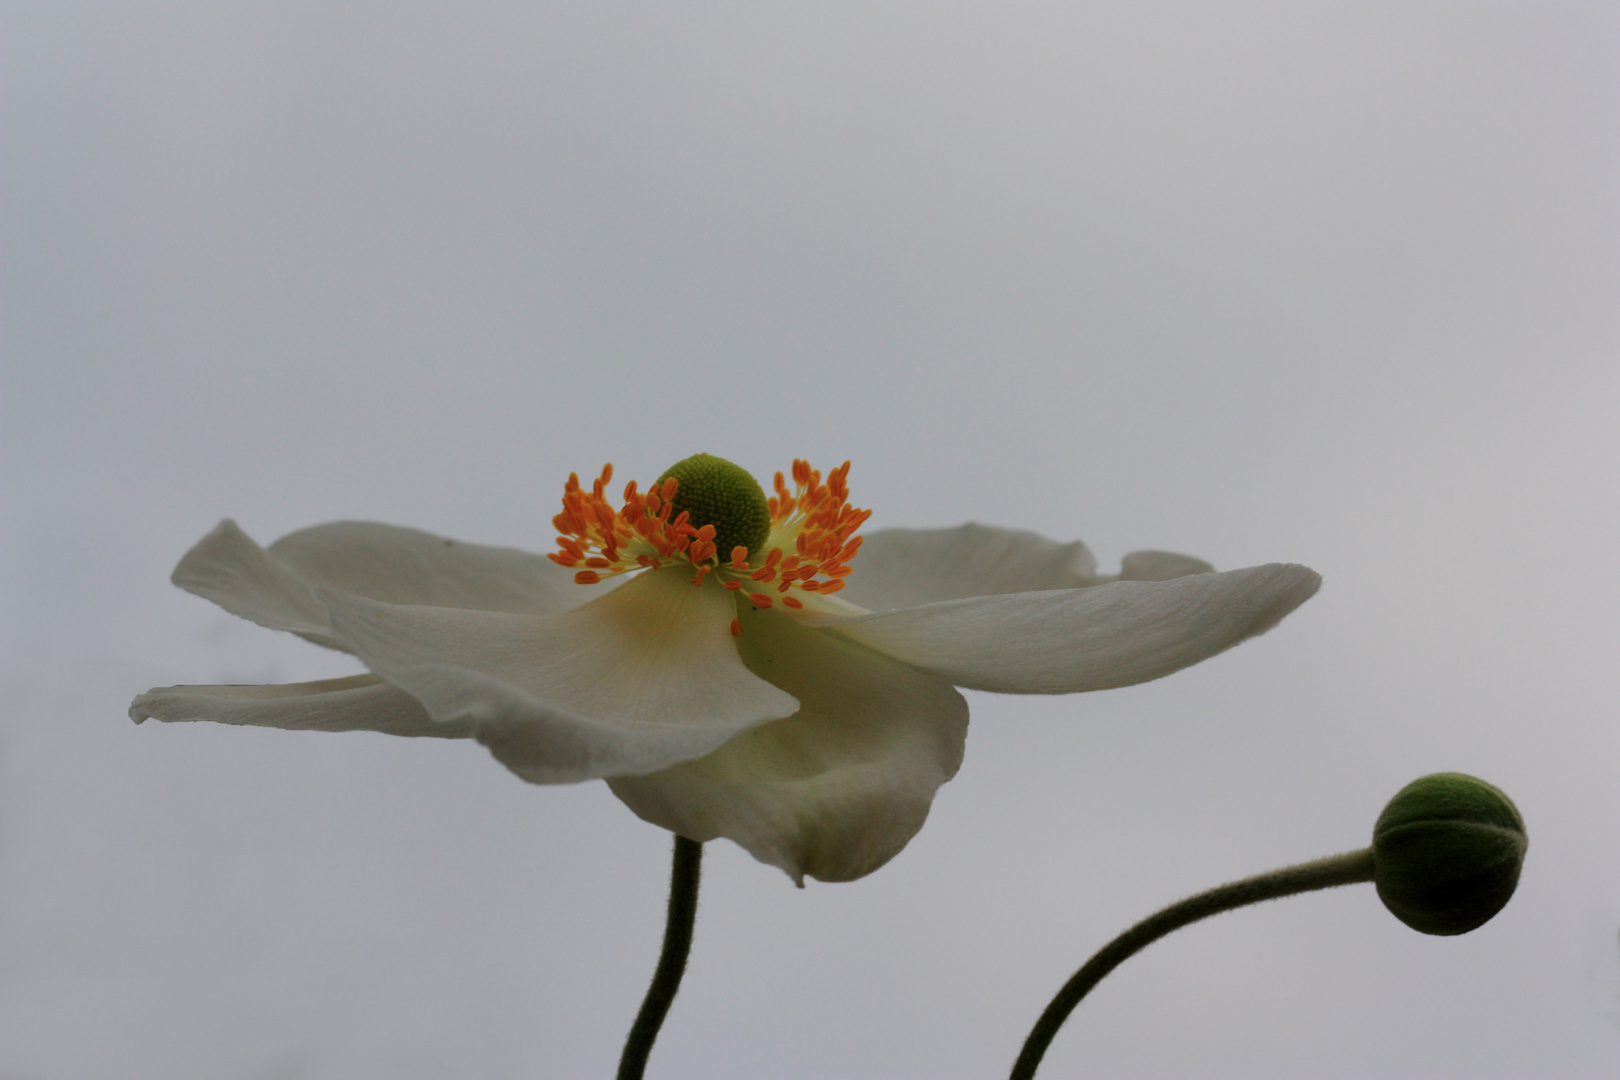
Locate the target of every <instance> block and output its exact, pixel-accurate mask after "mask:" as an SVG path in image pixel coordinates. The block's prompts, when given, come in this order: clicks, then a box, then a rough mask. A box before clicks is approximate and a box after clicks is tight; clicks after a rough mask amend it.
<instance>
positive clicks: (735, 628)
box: [731, 619, 742, 637]
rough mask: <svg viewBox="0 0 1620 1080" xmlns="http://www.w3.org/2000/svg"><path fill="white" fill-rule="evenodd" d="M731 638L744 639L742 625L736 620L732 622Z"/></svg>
mask: <svg viewBox="0 0 1620 1080" xmlns="http://www.w3.org/2000/svg"><path fill="white" fill-rule="evenodd" d="M731 636H732V637H742V623H740V622H738V621H737V620H736V619H732V620H731Z"/></svg>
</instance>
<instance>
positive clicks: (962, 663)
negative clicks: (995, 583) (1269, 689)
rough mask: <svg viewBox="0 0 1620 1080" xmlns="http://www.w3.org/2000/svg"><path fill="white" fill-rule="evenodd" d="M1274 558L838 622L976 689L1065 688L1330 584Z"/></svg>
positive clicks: (1128, 676)
mask: <svg viewBox="0 0 1620 1080" xmlns="http://www.w3.org/2000/svg"><path fill="white" fill-rule="evenodd" d="M1321 581H1322V579H1321V577H1320V576H1318V575H1317V573H1316V572H1315V571H1314V570H1311V569H1309V568H1308V567H1304V566H1296V565H1292V564H1285V563H1271V564H1269V565H1266V566H1253V567H1249V568H1248V569H1245V570H1228V571H1227V572H1225V573H1220V574H1195V575H1192V576H1190V577H1180V578H1176V579H1175V580H1173V581H1118V582H1114V583H1112V584H1108V585H1097V586H1095V587H1092V588H1089V589H1065V590H1061V591H1056V592H1035V593H1020V594H1017V595H1014V596H984V597H979V598H976V599H972V600H947V601H945V602H943V603H938V604H927V605H924V606H922V607H917V608H911V609H909V610H905V611H893V612H888V613H886V614H881V615H866V616H859V617H855V618H852V619H847V620H843V621H840V622H837V623H829V624H827V625H829V626H832V627H834V628H835V629H836V631H837V632H838V633H842V634H847V635H848V636H849V637H851V638H854V639H855V640H856V641H859V642H861V643H862V644H865V645H868V646H870V647H871V648H874V649H876V650H878V651H879V652H882V653H886V654H888V655H889V656H893V657H895V658H896V659H899V660H904V661H905V662H906V663H908V664H911V665H913V666H914V667H918V668H921V669H922V670H924V671H931V672H933V673H935V674H937V675H942V676H944V677H945V678H947V679H949V680H951V681H952V682H953V683H956V684H957V685H958V686H968V687H972V688H974V689H977V690H998V691H1001V692H1003V693H1013V694H1066V693H1073V692H1076V691H1081V690H1105V689H1108V688H1110V687H1116V686H1129V685H1131V684H1133V683H1139V682H1147V681H1148V680H1149V679H1157V678H1160V677H1161V676H1164V675H1168V674H1170V673H1171V672H1173V671H1178V670H1180V669H1181V668H1184V667H1187V666H1189V665H1191V664H1196V663H1198V662H1199V661H1200V660H1204V659H1206V658H1208V657H1211V656H1214V655H1215V654H1216V653H1218V652H1221V651H1222V650H1224V649H1229V648H1231V647H1232V646H1233V645H1236V644H1237V643H1238V642H1240V641H1242V640H1243V639H1245V638H1248V637H1253V636H1254V635H1256V634H1262V633H1264V632H1265V631H1267V630H1269V629H1271V628H1272V627H1273V626H1275V625H1276V624H1277V622H1278V621H1279V620H1281V619H1282V617H1283V616H1284V615H1287V614H1288V613H1289V612H1290V611H1292V610H1294V609H1295V608H1296V607H1298V606H1299V605H1300V604H1302V603H1304V602H1305V601H1306V600H1308V599H1309V598H1310V597H1311V595H1312V594H1313V593H1315V592H1316V590H1317V587H1318V586H1319V585H1320V584H1321Z"/></svg>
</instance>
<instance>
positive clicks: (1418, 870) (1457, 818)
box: [1373, 773, 1529, 935]
mask: <svg viewBox="0 0 1620 1080" xmlns="http://www.w3.org/2000/svg"><path fill="white" fill-rule="evenodd" d="M1528 846H1529V839H1528V837H1527V836H1526V834H1525V830H1524V819H1523V818H1521V817H1520V816H1519V811H1518V808H1517V807H1515V806H1514V805H1513V801H1512V800H1511V799H1509V798H1508V797H1507V796H1506V795H1504V794H1503V793H1502V792H1501V791H1500V790H1498V789H1497V788H1495V787H1493V786H1491V785H1490V784H1487V783H1486V782H1485V781H1483V780H1478V779H1475V778H1474V777H1472V776H1466V775H1464V774H1463V773H1435V774H1434V775H1432V776H1425V777H1423V778H1422V779H1420V780H1414V781H1413V782H1412V783H1410V784H1408V785H1406V787H1404V788H1402V789H1401V790H1400V792H1399V793H1398V794H1397V795H1396V796H1395V797H1394V798H1393V799H1391V800H1390V802H1389V805H1388V806H1386V807H1384V812H1383V813H1382V814H1380V815H1378V822H1377V824H1376V825H1374V826H1373V864H1374V878H1373V881H1374V883H1375V884H1376V885H1377V887H1378V896H1379V898H1380V899H1381V900H1383V902H1384V906H1385V907H1387V908H1389V910H1390V911H1391V912H1393V913H1394V915H1395V917H1396V918H1398V919H1400V920H1401V921H1402V922H1403V923H1405V924H1406V925H1407V926H1410V927H1411V928H1412V929H1414V930H1418V931H1421V932H1423V933H1425V934H1441V935H1449V934H1466V933H1468V931H1470V930H1473V929H1475V928H1476V927H1479V926H1482V925H1483V924H1484V923H1486V922H1487V921H1488V920H1489V919H1490V918H1491V917H1492V916H1493V915H1495V914H1496V913H1497V912H1498V911H1501V910H1502V908H1503V906H1504V905H1506V904H1507V902H1508V899H1509V898H1510V897H1511V896H1512V895H1513V890H1514V888H1515V887H1516V886H1517V885H1518V883H1519V868H1520V867H1521V866H1522V865H1523V863H1524V853H1525V850H1526V848H1527V847H1528Z"/></svg>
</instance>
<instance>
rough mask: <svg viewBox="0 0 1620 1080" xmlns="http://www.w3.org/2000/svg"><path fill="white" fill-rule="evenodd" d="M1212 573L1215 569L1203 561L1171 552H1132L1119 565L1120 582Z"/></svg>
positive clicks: (1160, 579)
mask: <svg viewBox="0 0 1620 1080" xmlns="http://www.w3.org/2000/svg"><path fill="white" fill-rule="evenodd" d="M1214 572H1215V568H1214V567H1213V566H1211V565H1210V564H1209V563H1207V562H1205V561H1204V560H1203V559H1195V558H1193V557H1192V556H1191V555H1178V554H1176V553H1175V552H1173V551H1133V552H1131V553H1130V554H1129V555H1127V556H1125V557H1124V558H1123V559H1121V560H1120V563H1119V580H1120V581H1169V580H1171V579H1172V578H1178V577H1186V576H1188V575H1189V574H1212V573H1214Z"/></svg>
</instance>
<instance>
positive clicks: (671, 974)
mask: <svg viewBox="0 0 1620 1080" xmlns="http://www.w3.org/2000/svg"><path fill="white" fill-rule="evenodd" d="M702 873H703V845H702V844H700V843H698V842H697V841H696V840H688V839H687V838H686V837H684V836H677V837H676V838H675V861H674V866H673V867H672V868H671V869H670V875H669V919H668V921H667V922H666V923H665V924H664V951H663V952H662V953H661V954H659V957H658V969H657V970H656V971H654V972H653V979H652V985H651V986H649V987H647V996H646V998H645V999H643V1000H642V1002H641V1011H640V1012H639V1013H637V1014H636V1022H635V1023H634V1024H632V1025H630V1035H629V1037H628V1038H626V1039H625V1040H624V1053H623V1054H621V1055H620V1056H619V1077H618V1080H641V1075H642V1073H644V1072H645V1071H646V1070H647V1055H648V1054H650V1053H652V1047H653V1041H654V1040H655V1039H657V1038H658V1029H659V1028H661V1027H663V1026H664V1016H665V1015H666V1014H667V1013H668V1012H669V1006H670V1003H671V1002H673V1001H674V1000H675V992H676V991H677V990H679V989H680V988H681V976H682V975H684V974H685V973H686V957H687V954H688V953H690V952H691V951H692V924H693V923H695V922H696V921H697V897H698V879H699V877H701V876H702Z"/></svg>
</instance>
